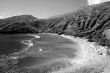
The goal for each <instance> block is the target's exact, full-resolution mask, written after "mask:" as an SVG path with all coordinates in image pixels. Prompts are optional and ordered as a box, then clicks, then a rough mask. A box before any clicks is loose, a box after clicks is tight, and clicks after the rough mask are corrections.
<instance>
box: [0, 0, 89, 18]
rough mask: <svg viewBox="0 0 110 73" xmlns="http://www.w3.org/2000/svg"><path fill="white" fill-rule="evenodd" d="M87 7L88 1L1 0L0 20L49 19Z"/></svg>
mask: <svg viewBox="0 0 110 73" xmlns="http://www.w3.org/2000/svg"><path fill="white" fill-rule="evenodd" d="M86 5H87V1H86V0H0V18H4V17H5V18H6V17H10V16H15V15H24V14H29V15H33V16H35V17H37V18H48V17H51V16H55V15H60V14H65V13H69V12H74V11H76V10H77V9H79V8H81V7H83V6H86Z"/></svg>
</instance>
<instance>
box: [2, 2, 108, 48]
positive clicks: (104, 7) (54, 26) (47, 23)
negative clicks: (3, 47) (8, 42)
mask: <svg viewBox="0 0 110 73" xmlns="http://www.w3.org/2000/svg"><path fill="white" fill-rule="evenodd" d="M109 12H110V2H105V3H102V4H98V5H95V6H87V7H84V8H81V9H79V10H77V11H76V12H73V13H70V14H67V15H64V16H60V17H55V18H50V19H37V18H35V17H33V16H30V15H21V16H14V17H10V18H6V19H2V20H0V33H2V34H5V33H9V34H10V33H57V34H66V35H73V36H75V37H84V38H88V39H89V41H94V42H97V43H98V44H100V45H102V46H108V47H110V43H109V42H110V41H109V40H110V39H108V38H106V37H107V35H106V33H105V31H106V30H108V29H110V25H109V23H110V21H109V20H110V13H109Z"/></svg>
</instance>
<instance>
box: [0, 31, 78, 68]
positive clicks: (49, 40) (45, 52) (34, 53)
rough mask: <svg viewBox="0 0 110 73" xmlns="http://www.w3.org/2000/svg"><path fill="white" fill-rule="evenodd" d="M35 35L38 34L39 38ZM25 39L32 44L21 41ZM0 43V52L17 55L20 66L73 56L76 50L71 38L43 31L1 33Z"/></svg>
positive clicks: (37, 64)
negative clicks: (39, 32) (35, 32)
mask: <svg viewBox="0 0 110 73" xmlns="http://www.w3.org/2000/svg"><path fill="white" fill-rule="evenodd" d="M33 35H34V36H33ZM35 36H40V38H36V37H35ZM26 40H31V44H33V45H31V46H29V44H30V43H29V42H25V43H22V41H26ZM26 43H27V44H26ZM0 44H1V45H0V54H6V55H9V54H11V55H12V56H14V57H15V56H17V57H19V58H20V62H19V64H18V65H19V66H20V67H27V66H33V65H36V66H37V67H38V66H39V65H41V64H44V65H45V64H46V63H49V62H51V61H52V60H56V59H58V58H74V57H75V53H76V51H77V50H76V49H74V48H76V43H74V42H72V41H71V40H68V39H66V38H63V37H61V36H59V35H53V34H45V33H43V34H14V35H1V36H0ZM23 49H26V50H23ZM21 51H22V52H21ZM15 53H17V54H15Z"/></svg>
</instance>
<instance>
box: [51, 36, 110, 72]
mask: <svg viewBox="0 0 110 73" xmlns="http://www.w3.org/2000/svg"><path fill="white" fill-rule="evenodd" d="M61 36H62V37H64V38H66V39H70V40H71V41H73V42H76V43H77V44H78V45H79V49H78V51H79V53H77V56H76V58H73V59H72V60H71V63H72V64H73V65H75V64H76V67H77V68H68V69H69V70H71V69H72V70H73V71H75V70H76V69H79V70H80V68H84V67H88V68H89V67H90V68H91V67H92V68H95V69H96V68H98V70H102V69H103V71H104V72H103V73H105V72H106V70H109V72H110V67H109V69H108V68H107V67H106V66H109V65H110V64H109V63H108V62H109V61H110V57H109V56H107V53H106V52H107V49H106V48H107V47H103V46H99V45H96V43H95V42H88V40H87V39H85V38H79V37H77V38H76V37H74V36H69V35H61ZM98 52H101V53H102V54H101V55H100V54H98ZM74 67H75V66H74ZM68 69H65V70H62V71H60V72H59V73H63V72H64V73H65V71H66V72H67V71H68ZM105 69H106V70H105ZM53 73H54V72H53Z"/></svg>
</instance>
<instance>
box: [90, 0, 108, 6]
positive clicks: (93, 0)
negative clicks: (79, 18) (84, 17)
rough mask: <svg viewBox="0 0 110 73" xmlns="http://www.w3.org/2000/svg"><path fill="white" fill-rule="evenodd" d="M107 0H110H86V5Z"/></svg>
mask: <svg viewBox="0 0 110 73" xmlns="http://www.w3.org/2000/svg"><path fill="white" fill-rule="evenodd" d="M107 1H110V0H88V5H94V4H99V3H103V2H107Z"/></svg>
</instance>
